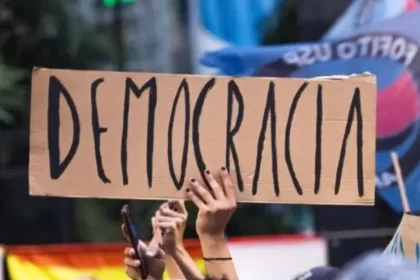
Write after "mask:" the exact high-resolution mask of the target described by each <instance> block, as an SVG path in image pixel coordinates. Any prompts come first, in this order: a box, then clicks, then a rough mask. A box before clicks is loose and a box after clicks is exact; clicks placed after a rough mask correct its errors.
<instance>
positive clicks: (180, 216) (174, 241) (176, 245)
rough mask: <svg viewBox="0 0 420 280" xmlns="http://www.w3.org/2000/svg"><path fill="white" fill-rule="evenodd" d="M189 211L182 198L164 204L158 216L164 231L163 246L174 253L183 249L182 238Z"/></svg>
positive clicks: (167, 251) (159, 226) (158, 223)
mask: <svg viewBox="0 0 420 280" xmlns="http://www.w3.org/2000/svg"><path fill="white" fill-rule="evenodd" d="M187 218H188V212H187V209H186V208H185V205H184V202H183V201H181V200H170V201H168V202H167V203H164V204H162V206H161V207H160V208H159V210H158V213H157V216H156V218H155V219H156V224H157V227H158V229H159V230H160V232H161V233H162V247H163V249H164V250H165V252H166V253H168V254H171V255H173V254H174V253H175V251H176V250H181V249H183V244H182V240H183V237H184V232H185V227H186V224H187Z"/></svg>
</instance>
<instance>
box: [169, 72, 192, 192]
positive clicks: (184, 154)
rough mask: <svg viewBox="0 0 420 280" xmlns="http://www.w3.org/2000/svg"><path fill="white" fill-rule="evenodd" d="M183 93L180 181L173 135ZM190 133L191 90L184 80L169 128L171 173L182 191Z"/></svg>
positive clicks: (177, 96) (176, 98) (177, 187)
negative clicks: (174, 158) (173, 150)
mask: <svg viewBox="0 0 420 280" xmlns="http://www.w3.org/2000/svg"><path fill="white" fill-rule="evenodd" d="M182 92H183V93H184V102H185V124H184V148H183V149H182V158H181V174H180V175H179V180H178V179H177V177H176V174H175V170H174V164H173V158H172V133H173V128H174V122H175V113H176V108H177V105H178V101H179V97H180V96H181V93H182ZM189 131H190V90H189V86H188V82H187V80H186V79H183V80H182V82H181V84H180V86H179V88H178V92H177V93H176V96H175V99H174V103H173V105H172V111H171V115H170V119H169V127H168V164H169V172H170V174H171V178H172V181H173V183H174V185H175V187H176V189H177V190H180V189H181V187H182V185H183V183H184V180H185V171H186V167H187V159H188V144H189V140H190V139H189Z"/></svg>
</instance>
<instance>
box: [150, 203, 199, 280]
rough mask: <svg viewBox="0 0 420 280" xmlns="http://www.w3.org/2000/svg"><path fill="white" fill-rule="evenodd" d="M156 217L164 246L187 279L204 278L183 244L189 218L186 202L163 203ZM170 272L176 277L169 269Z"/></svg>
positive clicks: (197, 279)
mask: <svg viewBox="0 0 420 280" xmlns="http://www.w3.org/2000/svg"><path fill="white" fill-rule="evenodd" d="M155 218H156V224H157V227H158V229H159V230H160V231H161V233H162V248H163V250H164V251H165V252H166V254H167V255H170V256H171V257H172V259H173V260H174V261H175V265H177V268H179V269H180V270H181V272H182V274H183V276H184V277H185V279H187V280H202V279H204V276H203V275H202V274H201V272H200V270H199V269H198V268H197V266H196V264H195V262H194V260H193V259H192V258H191V256H190V255H189V254H188V252H187V250H186V249H185V248H184V245H183V237H184V231H185V227H186V223H187V218H188V212H187V209H186V208H185V205H184V202H183V201H180V200H170V201H168V202H167V203H164V204H162V206H161V207H160V209H159V211H158V213H157V215H156V217H155ZM167 265H168V264H167ZM168 273H169V274H170V275H171V278H172V279H174V278H173V277H174V276H173V275H172V273H170V272H169V270H168Z"/></svg>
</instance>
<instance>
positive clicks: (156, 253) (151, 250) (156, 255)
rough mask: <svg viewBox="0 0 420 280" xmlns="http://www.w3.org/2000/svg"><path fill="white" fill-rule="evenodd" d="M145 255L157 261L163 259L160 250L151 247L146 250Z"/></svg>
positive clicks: (162, 253)
mask: <svg viewBox="0 0 420 280" xmlns="http://www.w3.org/2000/svg"><path fill="white" fill-rule="evenodd" d="M146 255H147V256H149V257H151V258H155V259H159V258H162V257H164V255H165V253H164V252H163V251H162V250H161V249H160V248H157V247H151V248H149V249H148V250H147V252H146Z"/></svg>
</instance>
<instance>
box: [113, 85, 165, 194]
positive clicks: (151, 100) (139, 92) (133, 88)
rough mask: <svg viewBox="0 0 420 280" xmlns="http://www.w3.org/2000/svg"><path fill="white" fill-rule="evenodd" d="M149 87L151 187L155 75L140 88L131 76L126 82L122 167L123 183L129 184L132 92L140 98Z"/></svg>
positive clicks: (155, 90) (148, 122)
mask: <svg viewBox="0 0 420 280" xmlns="http://www.w3.org/2000/svg"><path fill="white" fill-rule="evenodd" d="M147 89H149V108H148V117H147V147H146V149H147V154H146V164H147V182H148V185H149V188H150V187H151V186H152V178H153V141H154V130H155V111H156V102H157V85H156V78H155V77H153V78H151V79H150V80H149V81H147V83H145V84H144V85H143V86H142V87H141V88H140V89H139V88H138V87H137V85H136V84H135V83H134V81H133V80H132V79H130V78H127V79H126V82H125V98H124V113H123V131H122V140H121V169H122V174H123V184H124V185H127V184H128V174H127V137H128V117H129V111H130V93H131V91H132V92H133V93H134V95H135V96H136V97H137V98H140V97H141V95H142V94H143V92H144V91H146V90H147Z"/></svg>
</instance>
